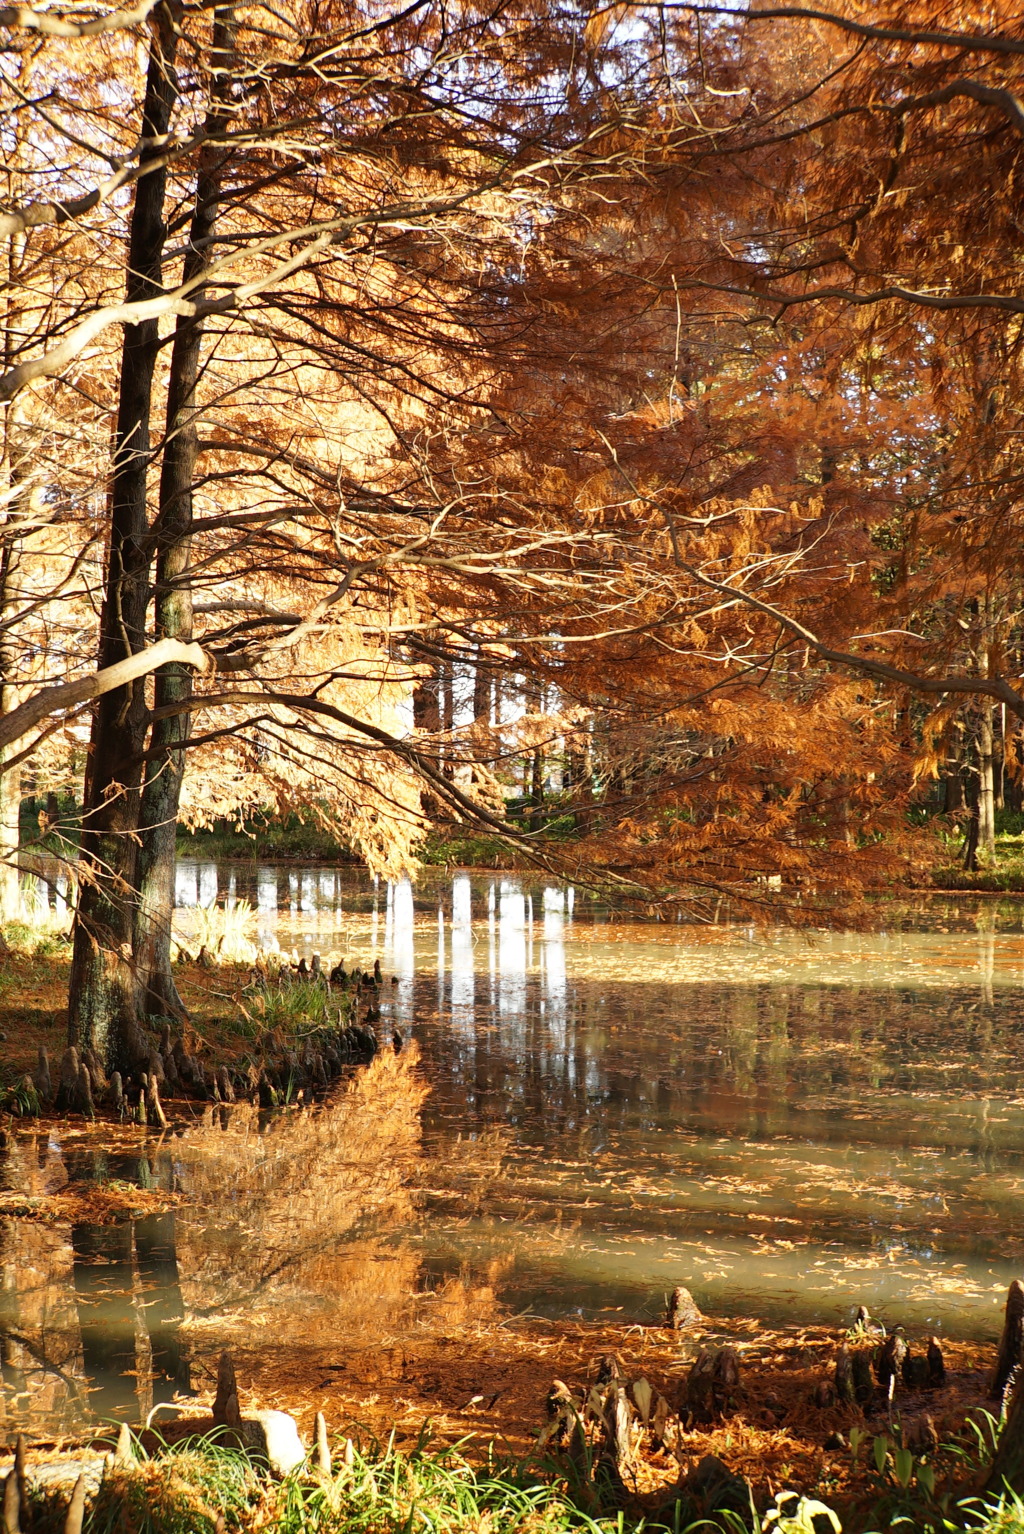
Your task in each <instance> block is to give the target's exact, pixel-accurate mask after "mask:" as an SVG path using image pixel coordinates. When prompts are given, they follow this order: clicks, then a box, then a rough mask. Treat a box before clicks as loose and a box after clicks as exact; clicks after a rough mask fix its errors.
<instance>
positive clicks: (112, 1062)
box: [68, 3, 177, 1070]
mask: <svg viewBox="0 0 1024 1534" xmlns="http://www.w3.org/2000/svg"><path fill="white" fill-rule="evenodd" d="M176 45H177V23H176V18H175V16H174V15H173V14H172V11H171V8H170V6H169V5H168V4H167V3H164V4H163V5H161V6H160V7H159V8H158V9H157V10H156V11H155V12H154V22H153V29H152V35H151V41H150V50H149V70H148V75H147V81H146V97H145V104H144V107H143V117H142V139H143V142H144V144H147V145H152V146H154V150H160V151H162V148H163V141H164V138H165V135H166V133H167V130H168V127H169V124H170V117H171V110H172V107H173V104H174V100H175V95H176V84H175V79H174V54H175V49H176ZM145 152H146V151H145V149H144V150H143V155H145ZM165 184H166V175H165V173H164V172H163V171H162V170H154V171H151V172H150V173H149V174H147V175H143V176H141V177H140V179H139V181H138V184H137V188H136V193H135V204H134V207H133V209H132V217H131V232H130V236H129V248H128V275H127V280H126V284H125V296H126V299H127V301H128V302H139V301H142V300H144V299H147V298H151V297H152V296H153V295H154V294H155V293H157V292H158V291H159V290H160V288H161V285H162V264H163V244H164V237H165V228H164V221H163V206H164V191H165ZM158 345H159V335H158V329H157V321H156V320H147V321H144V322H143V323H142V324H140V325H126V326H125V332H124V342H123V346H122V352H121V380H120V392H119V397H118V411H117V426H116V434H115V446H114V462H113V473H112V479H111V493H110V543H109V550H108V557H107V579H106V589H105V592H104V601H103V610H102V613H101V617H100V654H99V663H100V666H101V667H102V666H109V665H113V664H114V663H116V662H117V661H119V660H122V659H124V658H125V657H126V656H129V655H133V654H135V653H137V652H138V651H139V650H141V649H142V648H143V647H144V645H145V642H146V612H147V608H148V604H149V567H150V558H151V556H150V552H149V544H148V533H149V522H148V517H147V504H146V491H147V481H148V469H149V464H150V459H151V456H152V452H151V447H150V413H151V406H152V394H153V373H154V368H155V364H156V356H157V348H158ZM148 717H149V713H148V708H147V703H146V688H145V682H144V681H142V680H139V681H136V682H134V683H131V684H129V685H128V686H126V687H119V688H117V689H115V690H114V691H112V692H109V693H106V694H105V695H104V696H103V697H102V698H101V699H100V700H99V702H98V703H97V705H96V710H95V713H94V715H93V729H92V739H91V741H90V745H89V760H88V765H87V768H86V782H85V798H84V807H83V829H82V849H81V861H80V878H79V884H80V894H79V901H78V910H77V912H76V916H75V946H74V955H73V958H72V966H71V983H70V991H69V998H68V1042H69V1043H70V1044H75V1045H77V1046H79V1047H84V1046H87V1045H89V1046H91V1047H92V1048H93V1049H95V1050H96V1051H97V1053H98V1054H99V1055H100V1057H101V1058H102V1059H104V1060H105V1061H106V1064H107V1067H108V1069H110V1070H115V1069H117V1070H124V1069H125V1068H126V1067H130V1066H131V1065H132V1064H133V1063H134V1062H135V1060H136V1058H137V1057H138V1056H140V1055H144V1054H145V1053H146V1051H145V1046H144V1044H143V1041H142V1038H141V1035H140V1034H139V1031H138V1027H137V1006H136V1000H137V987H136V976H135V969H134V962H133V957H132V942H133V937H134V925H135V907H136V901H137V868H136V862H137V860H136V849H137V835H138V818H139V798H140V784H141V774H142V759H143V748H144V744H145V733H146V725H147V722H148Z"/></svg>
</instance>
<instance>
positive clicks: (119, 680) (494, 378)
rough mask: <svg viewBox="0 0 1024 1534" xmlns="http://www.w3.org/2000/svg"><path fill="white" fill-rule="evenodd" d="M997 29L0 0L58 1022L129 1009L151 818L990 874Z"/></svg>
mask: <svg viewBox="0 0 1024 1534" xmlns="http://www.w3.org/2000/svg"><path fill="white" fill-rule="evenodd" d="M1021 21H1022V14H1021V13H1020V12H1019V11H1014V10H1013V9H1012V8H1010V7H1004V6H1001V5H999V4H995V5H991V6H987V7H980V6H970V5H964V4H959V3H954V4H949V5H947V6H943V7H941V8H937V7H936V6H935V5H928V6H924V5H923V4H921V5H915V4H907V3H891V4H889V3H887V4H885V5H883V6H872V7H870V8H861V7H858V6H857V5H856V4H849V5H844V6H840V7H837V8H834V9H829V10H817V9H814V8H807V7H801V6H770V5H761V4H758V5H753V6H751V7H749V8H743V9H734V8H728V7H721V6H717V5H695V4H685V5H684V4H678V3H675V0H673V3H664V4H639V3H638V4H632V3H628V0H624V3H617V4H615V5H606V6H601V5H597V6H593V7H586V6H575V5H563V4H560V3H557V0H530V3H525V0H508V3H505V0H497V3H486V4H477V3H464V4H457V5H454V6H453V5H448V4H443V3H440V0H412V3H410V4H408V5H407V6H405V7H404V8H403V9H388V8H386V7H384V6H380V5H378V4H375V3H370V0H363V3H359V4H356V3H349V0H286V3H285V4H283V5H275V6H273V7H271V6H263V5H233V6H229V5H218V4H211V5H208V4H202V3H200V4H190V3H182V0H159V3H153V0H142V3H141V4H140V5H138V6H136V7H134V8H131V9H126V10H121V11H111V10H104V9H102V8H99V7H96V6H77V5H73V6H68V7H64V6H54V7H52V8H49V7H43V8H41V9H32V8H31V7H26V6H13V7H8V8H6V9H4V10H3V11H2V12H0V23H2V25H3V28H4V40H3V52H2V60H3V66H2V68H3V92H4V105H5V110H4V119H3V124H4V126H3V134H4V161H5V164H4V170H3V177H4V192H3V199H2V202H3V210H2V212H0V235H2V237H3V242H4V243H3V249H4V270H3V278H2V286H3V326H4V329H3V346H4V354H3V358H2V361H0V401H2V403H3V410H4V415H3V427H2V431H3V437H2V444H0V446H2V488H0V496H2V508H3V509H2V526H0V679H2V694H0V749H2V752H3V758H2V767H3V775H2V777H0V785H2V788H0V823H2V842H3V845H2V848H0V870H2V875H0V907H2V913H3V915H4V917H6V918H7V919H8V920H10V919H13V918H14V917H15V916H16V915H17V912H18V900H19V894H18V880H19V877H20V874H21V873H22V872H23V871H24V869H25V867H26V866H29V863H27V862H26V859H29V858H30V855H31V851H32V848H31V846H30V845H26V842H28V843H31V842H32V841H33V840H34V841H35V842H36V843H37V847H38V848H42V849H44V850H46V851H47V852H49V853H51V854H54V855H57V856H60V857H63V858H65V859H66V860H68V861H69V862H70V863H72V864H73V865H74V872H75V876H76V881H77V888H78V907H77V912H76V919H75V927H74V956H73V962H72V972H71V983H70V1021H69V1027H70V1036H71V1038H72V1040H75V1041H77V1042H79V1043H82V1044H90V1045H93V1046H94V1047H96V1048H97V1049H99V1050H101V1052H103V1053H105V1054H106V1056H107V1059H108V1062H109V1063H115V1062H117V1061H118V1060H128V1059H130V1058H131V1057H132V1055H133V1052H136V1051H137V1049H138V1048H139V1047H140V1046H139V1045H138V1042H137V1041H138V1037H139V1035H138V1029H139V1026H140V1024H141V1023H143V1022H144V1021H145V1019H146V1017H147V1016H149V1017H152V1016H154V1015H159V1016H166V1015H174V1012H175V1008H176V1006H177V1005H178V1003H177V998H176V992H175V989H174V983H173V976H172V974H171V969H170V952H171V947H170V944H171V939H170V916H171V909H172V899H173V873H174V858H175V846H176V837H177V833H178V828H179V826H189V827H197V826H198V827H202V826H211V825H216V824H224V823H228V824H233V823H237V824H241V825H246V824H249V825H252V823H253V822H254V820H261V823H266V820H267V819H268V818H269V819H271V820H273V819H274V818H276V817H282V816H283V815H285V814H292V813H294V812H295V811H296V810H297V809H298V811H299V812H300V813H301V814H302V815H304V816H305V817H306V818H307V819H310V820H312V821H314V822H315V823H316V824H318V825H319V826H320V827H322V828H323V829H324V830H325V831H328V832H330V833H331V834H333V835H334V836H336V837H338V838H340V839H341V841H342V842H343V844H344V845H345V846H346V847H347V848H349V849H350V850H351V852H352V854H353V855H355V856H357V857H359V858H361V859H363V860H365V862H366V863H367V864H368V865H369V867H370V868H371V869H373V870H374V871H375V872H380V873H384V874H396V873H398V872H399V871H402V870H405V869H408V868H410V867H412V866H414V865H415V861H416V858H417V856H418V854H419V853H420V852H421V851H422V848H423V843H424V837H425V836H427V835H428V833H429V832H430V831H431V828H432V827H433V828H435V830H436V828H438V827H440V828H442V830H443V834H444V835H446V836H450V835H451V832H452V828H453V827H457V828H459V831H460V833H461V834H463V835H471V836H477V837H479V836H487V837H499V838H501V842H502V845H504V846H507V847H509V848H510V853H509V855H510V856H511V855H515V856H517V857H521V858H529V859H533V860H536V861H540V862H542V863H543V864H544V865H545V866H547V867H549V868H552V869H555V870H556V871H562V872H569V871H571V872H572V874H573V876H574V877H577V878H579V877H582V878H584V879H586V880H589V881H591V882H592V883H594V884H599V885H601V886H602V887H603V888H605V889H607V890H609V891H611V892H612V893H613V894H615V895H616V896H617V897H619V898H622V899H627V900H631V901H635V902H639V903H641V904H643V905H645V906H647V907H650V908H654V909H656V910H658V911H659V912H661V913H665V912H666V911H668V912H671V911H674V910H675V909H677V908H678V907H679V906H680V905H685V906H687V907H690V908H694V907H696V908H697V909H698V911H701V910H706V909H707V908H708V904H709V902H711V903H713V902H715V901H717V900H719V899H722V898H725V899H728V900H730V901H732V902H736V903H740V904H744V905H746V906H747V907H755V908H759V909H770V908H771V907H772V904H773V903H781V904H782V905H783V906H784V907H785V908H786V910H787V911H789V912H793V911H796V910H798V909H799V908H800V907H801V906H806V904H807V902H808V901H813V900H815V899H816V898H818V897H819V896H822V895H826V894H827V895H828V896H830V897H831V896H834V895H835V893H836V892H838V893H840V894H841V895H842V896H843V897H844V898H845V899H847V900H850V899H852V898H854V897H856V896H858V895H860V894H862V893H864V892H866V891H873V890H877V889H885V888H891V887H892V886H893V885H894V884H896V883H900V882H907V881H914V880H922V879H927V878H928V877H929V875H930V871H931V870H934V869H935V868H936V867H941V866H942V865H948V864H950V862H952V861H956V860H957V859H959V860H960V861H961V862H962V863H963V865H964V866H965V867H966V869H967V870H974V869H978V868H979V867H980V869H981V870H982V873H983V874H985V875H987V876H988V877H990V878H993V877H994V878H996V881H997V882H998V869H997V867H996V864H997V854H996V831H997V819H998V816H999V814H1000V812H1002V815H1003V817H1004V820H1003V823H1004V828H1009V829H1010V830H1013V829H1014V827H1016V829H1017V830H1018V831H1019V829H1020V826H1019V819H1020V814H1021V773H1022V749H1021V727H1022V722H1024V693H1022V690H1021V685H1020V679H1021V675H1022V673H1024V657H1022V650H1021V646H1022V631H1021V621H1020V620H1021V614H1020V604H1021V590H1022V579H1021V577H1022V570H1021V505H1020V497H1019V486H1020V479H1021V468H1022V461H1021V457H1020V452H1021V449H1020V441H1021V401H1022V389H1021V382H1022V380H1021V315H1022V314H1024V297H1022V296H1021V272H1020V256H1019V244H1020V227H1019V224H1020V218H1019V197H1018V193H1017V176H1018V172H1019V162H1020V155H1021V137H1022V133H1024V107H1022V105H1021V100H1020V95H1019V75H1020V70H1021V56H1022V54H1024V33H1022V28H1021ZM27 806H30V809H31V815H32V816H33V817H35V819H36V826H35V827H32V826H30V828H29V830H30V833H31V832H32V831H34V833H35V834H34V836H33V835H32V834H29V835H28V836H27V837H26V835H25V834H24V833H25V810H26V807H27ZM19 821H20V823H21V831H20V832H19ZM19 843H20V845H19ZM477 846H479V842H478V843H477ZM946 877H947V878H948V872H947V874H946Z"/></svg>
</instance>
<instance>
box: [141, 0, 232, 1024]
mask: <svg viewBox="0 0 1024 1534" xmlns="http://www.w3.org/2000/svg"><path fill="white" fill-rule="evenodd" d="M232 47H233V28H232V26H231V23H230V13H229V12H228V11H227V10H226V9H225V10H218V11H216V12H215V14H214V23H213V47H212V52H211V59H210V67H211V78H212V86H211V105H210V110H209V111H208V113H207V117H206V127H205V131H206V134H207V136H208V139H209V140H210V143H211V147H210V148H209V149H208V150H207V151H206V153H205V154H204V155H203V157H202V158H201V160H200V165H199V174H198V176H197V178H196V202H195V212H194V214H193V217H192V224H191V229H190V232H189V248H188V253H187V254H186V256H185V264H184V271H183V273H182V280H183V281H185V282H187V281H189V280H190V279H192V278H194V277H196V276H198V275H199V273H200V272H201V271H202V268H203V266H204V264H205V263H206V259H207V258H206V255H205V252H206V249H207V241H208V239H209V236H210V234H211V233H212V232H213V227H214V224H215V222H216V218H217V201H216V193H217V187H218V185H219V182H220V180H221V176H222V173H223V164H224V152H223V150H222V149H220V148H219V147H218V146H217V143H216V141H217V138H218V136H219V135H220V134H221V133H222V132H223V129H224V127H225V126H226V121H227V119H226V117H225V114H224V109H223V97H224V94H225V93H226V91H227V89H228V79H229V74H228V70H227V68H226V67H225V66H226V65H227V63H228V62H229V59H230V54H231V50H232ZM196 297H197V298H198V297H201V292H200V291H199V290H197V293H196ZM202 344H203V326H202V323H201V321H199V320H189V319H186V318H183V317H182V318H179V319H178V322H177V326H176V329H175V336H174V347H173V350H172V352H171V370H170V379H169V382H168V389H167V428H166V432H165V436H164V441H165V447H164V456H163V466H162V469H161V474H160V500H159V511H158V529H157V533H158V535H157V576H156V629H157V638H158V639H180V640H182V641H183V642H184V643H189V642H190V641H191V639H192V589H191V584H190V577H189V565H190V562H191V555H192V538H191V530H192V485H193V480H194V477H195V466H196V460H197V458H198V456H199V439H198V435H197V432H196V424H195V423H196V418H197V410H196V385H197V383H198V380H199V359H200V355H201V352H202ZM191 696H192V671H191V669H190V668H189V667H187V666H182V665H180V664H176V663H172V664H170V665H167V666H161V667H160V669H159V670H158V671H157V672H156V676H155V697H154V704H155V709H156V711H157V714H158V715H159V713H160V711H161V710H163V709H168V710H175V709H177V710H179V711H178V712H169V713H167V714H166V715H165V716H164V717H157V718H156V719H154V721H153V729H152V733H151V735H150V741H149V752H148V762H147V768H146V783H145V787H144V789H143V793H142V807H141V812H140V816H139V834H140V841H141V846H140V848H139V869H138V875H139V903H138V908H137V911H136V916H135V936H134V945H133V947H134V956H135V967H136V975H137V978H138V984H139V1005H140V1007H141V1009H142V1011H143V1012H146V1013H150V1014H156V1015H158V1016H164V1017H176V1016H184V1015H185V1008H184V1006H183V1005H182V1001H181V997H180V996H179V995H178V988H177V986H176V985H175V983H174V974H173V971H172V969H171V920H172V917H173V915H174V868H175V845H176V839H177V829H178V803H179V800H180V797H181V783H182V778H183V776H184V771H185V750H186V746H187V744H188V737H189V734H190V731H191V714H190V712H189V711H188V703H189V700H190V699H191Z"/></svg>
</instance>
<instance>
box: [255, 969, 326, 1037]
mask: <svg viewBox="0 0 1024 1534" xmlns="http://www.w3.org/2000/svg"><path fill="white" fill-rule="evenodd" d="M238 1008H239V1011H240V1012H241V1014H242V1018H243V1020H244V1031H245V1032H246V1033H247V1034H248V1035H249V1037H250V1038H252V1039H253V1041H254V1042H255V1043H256V1045H257V1046H258V1047H261V1048H262V1047H263V1046H264V1045H266V1044H267V1043H268V1042H272V1041H277V1042H282V1041H285V1040H287V1041H288V1042H299V1041H305V1040H307V1039H309V1040H313V1041H320V1042H326V1040H327V1039H328V1038H329V1037H330V1036H331V1035H333V1034H336V1033H337V1032H338V1031H339V1030H340V1029H342V1028H344V1027H346V1026H347V1024H348V1022H349V1020H350V1014H351V1011H352V1000H351V998H350V997H349V996H348V995H346V994H345V993H344V992H340V993H339V992H335V991H331V990H330V989H329V988H328V987H327V985H326V984H325V983H324V981H323V980H322V979H317V978H315V977H313V976H310V977H306V976H302V975H299V976H297V977H293V976H291V975H287V974H279V975H278V976H277V977H276V978H268V979H267V980H266V981H265V982H264V981H259V982H257V983H255V984H253V985H250V986H247V987H246V989H245V991H244V992H243V993H242V998H241V1000H240V1001H239V1002H238Z"/></svg>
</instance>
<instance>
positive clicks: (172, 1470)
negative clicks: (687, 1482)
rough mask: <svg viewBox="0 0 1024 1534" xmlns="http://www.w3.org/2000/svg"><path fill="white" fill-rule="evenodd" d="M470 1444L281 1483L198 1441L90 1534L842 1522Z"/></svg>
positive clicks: (1004, 1533) (1014, 1523)
mask: <svg viewBox="0 0 1024 1534" xmlns="http://www.w3.org/2000/svg"><path fill="white" fill-rule="evenodd" d="M463 1447H464V1445H459V1444H456V1445H454V1446H453V1447H451V1448H446V1447H436V1446H434V1445H433V1444H432V1443H431V1441H430V1438H429V1434H428V1433H427V1431H426V1430H424V1432H423V1433H422V1434H421V1436H420V1439H419V1442H418V1443H417V1444H416V1445H415V1446H414V1447H413V1448H411V1449H408V1450H404V1449H398V1448H396V1446H395V1444H394V1440H393V1438H392V1440H391V1441H390V1442H388V1443H387V1444H384V1445H380V1444H376V1443H370V1444H369V1445H368V1446H366V1447H365V1448H362V1449H360V1448H358V1447H356V1446H354V1445H353V1444H352V1443H351V1441H341V1442H337V1441H336V1443H335V1446H334V1453H333V1460H334V1468H333V1472H332V1473H331V1474H329V1475H328V1474H325V1473H323V1472H321V1471H319V1470H317V1469H316V1468H314V1466H313V1465H312V1464H311V1463H307V1464H305V1465H303V1466H300V1468H299V1469H298V1470H297V1471H296V1472H294V1473H293V1474H292V1475H290V1476H288V1477H287V1478H286V1479H284V1480H283V1481H275V1480H273V1479H271V1478H270V1477H268V1476H266V1475H265V1474H263V1473H262V1472H261V1470H260V1469H259V1467H258V1466H257V1465H256V1464H254V1463H253V1462H252V1461H250V1460H249V1459H248V1458H247V1457H246V1456H245V1454H243V1453H241V1452H240V1451H238V1450H237V1449H233V1448H228V1447H226V1446H225V1445H222V1444H217V1443H215V1442H211V1441H210V1440H209V1439H204V1438H192V1439H187V1440H184V1441H183V1442H181V1443H178V1444H176V1445H174V1446H173V1447H172V1448H169V1449H164V1450H162V1451H161V1452H160V1453H159V1454H158V1455H156V1456H154V1457H149V1456H147V1455H146V1454H145V1453H143V1451H142V1450H141V1448H140V1447H139V1446H138V1444H136V1445H135V1453H136V1456H137V1458H136V1462H135V1463H134V1464H133V1465H127V1466H125V1465H118V1464H116V1463H113V1464H108V1465H107V1466H106V1468H105V1469H104V1472H103V1480H102V1483H101V1485H100V1488H99V1491H98V1492H97V1493H96V1495H95V1496H94V1497H92V1498H91V1499H90V1502H89V1504H88V1509H87V1513H86V1519H85V1534H216V1530H217V1529H218V1527H219V1528H221V1529H222V1530H223V1531H224V1534H764V1531H768V1534H825V1531H826V1530H827V1531H828V1534H833V1531H834V1530H835V1529H836V1527H837V1518H836V1515H835V1514H834V1513H832V1512H831V1511H830V1510H829V1509H828V1508H827V1507H824V1506H823V1504H822V1503H820V1502H817V1501H815V1500H814V1499H811V1498H808V1499H803V1498H798V1497H797V1496H796V1494H787V1493H780V1496H779V1499H778V1502H777V1504H776V1505H774V1506H773V1508H771V1509H769V1510H768V1512H767V1513H766V1514H764V1515H758V1514H755V1513H753V1512H752V1511H750V1512H747V1513H746V1514H739V1513H713V1512H704V1513H700V1512H698V1511H697V1510H696V1509H693V1508H687V1506H686V1505H685V1504H684V1503H683V1502H669V1504H668V1505H667V1506H665V1507H663V1508H662V1509H661V1510H660V1511H659V1512H656V1513H650V1512H648V1513H641V1512H640V1511H637V1510H635V1509H634V1510H632V1511H629V1510H621V1509H619V1508H618V1507H616V1506H615V1499H614V1497H609V1498H608V1499H607V1501H606V1505H604V1506H601V1505H599V1504H598V1502H597V1499H596V1497H595V1485H594V1483H593V1482H591V1481H589V1480H588V1481H587V1483H586V1484H585V1485H584V1486H582V1487H580V1488H578V1490H577V1494H576V1495H574V1494H573V1488H572V1485H571V1484H569V1483H567V1482H566V1480H565V1477H564V1474H560V1473H559V1471H558V1469H557V1467H555V1466H554V1465H550V1464H547V1465H545V1464H537V1463H534V1462H526V1463H520V1464H515V1463H512V1462H502V1461H499V1460H497V1459H496V1458H494V1457H493V1454H492V1455H490V1456H488V1458H487V1459H486V1461H485V1463H483V1464H482V1465H474V1464H472V1463H471V1462H470V1461H469V1460H468V1459H467V1458H466V1457H465V1455H464V1454H463V1453H462V1449H463ZM68 1494H69V1493H68V1491H67V1490H65V1491H55V1490H52V1489H50V1490H47V1491H35V1492H33V1493H32V1497H31V1504H32V1505H31V1508H30V1522H29V1527H30V1528H31V1530H32V1534H60V1531H62V1530H63V1526H64V1516H65V1510H66V1505H67V1499H68ZM843 1527H844V1529H845V1531H846V1534H868V1531H871V1534H882V1531H884V1530H889V1529H898V1530H900V1531H902V1534H912V1531H914V1534H952V1531H958V1530H966V1529H971V1530H974V1531H977V1534H1024V1503H1022V1502H1021V1501H1020V1500H1019V1499H1018V1498H1017V1497H1014V1496H1012V1495H1011V1496H1008V1497H1006V1498H1004V1499H1003V1500H1002V1501H1001V1502H999V1503H997V1504H988V1505H985V1504H982V1503H979V1502H978V1501H976V1500H970V1501H964V1502H962V1503H957V1504H954V1505H949V1506H945V1507H943V1506H941V1505H940V1504H936V1503H935V1502H934V1501H930V1500H929V1501H925V1500H923V1499H922V1500H919V1501H918V1502H917V1503H916V1505H915V1503H914V1502H913V1501H906V1502H904V1503H903V1504H902V1506H897V1505H894V1504H889V1505H888V1506H886V1505H885V1504H882V1503H879V1504H876V1506H875V1507H874V1508H873V1509H872V1510H871V1511H870V1512H869V1513H864V1514H861V1515H850V1514H847V1515H846V1516H845V1518H844V1522H843Z"/></svg>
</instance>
